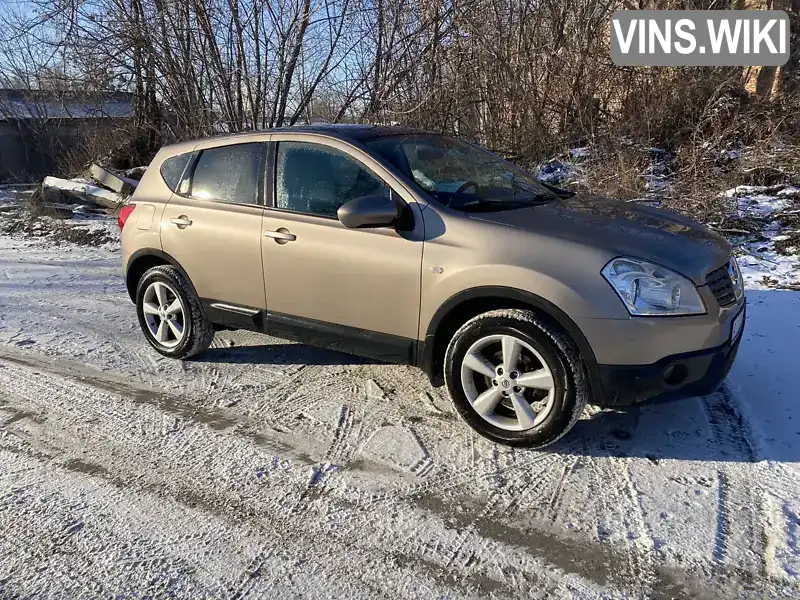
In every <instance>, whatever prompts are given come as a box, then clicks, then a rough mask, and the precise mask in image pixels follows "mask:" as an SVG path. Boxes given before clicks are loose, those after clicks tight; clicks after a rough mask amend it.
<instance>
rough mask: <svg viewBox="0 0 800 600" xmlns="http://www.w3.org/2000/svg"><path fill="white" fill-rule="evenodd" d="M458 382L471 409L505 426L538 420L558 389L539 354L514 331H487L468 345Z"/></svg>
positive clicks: (523, 425) (521, 426)
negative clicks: (499, 332) (502, 333)
mask: <svg viewBox="0 0 800 600" xmlns="http://www.w3.org/2000/svg"><path fill="white" fill-rule="evenodd" d="M461 383H462V385H463V388H464V392H465V394H466V396H467V400H469V403H470V405H471V406H472V408H473V409H474V410H475V412H477V413H478V415H480V416H481V418H483V419H484V420H486V421H488V422H489V423H491V424H492V425H494V426H496V427H499V428H501V429H505V430H507V431H525V430H527V429H531V428H532V427H535V426H536V425H539V424H540V423H541V422H542V421H544V420H545V419H546V418H547V415H548V414H550V411H551V410H552V407H553V399H554V398H555V393H556V382H555V381H554V379H553V372H552V370H551V369H550V367H549V366H548V365H547V362H546V361H545V360H544V358H543V357H542V355H541V354H540V353H539V352H538V351H537V350H536V349H535V348H534V347H533V346H531V345H530V344H529V343H528V342H526V341H524V340H521V339H519V338H518V337H515V336H513V335H490V336H486V337H483V338H481V339H479V340H478V341H476V342H475V343H474V344H472V346H470V348H469V350H468V351H467V353H466V354H465V355H464V359H463V360H462V363H461Z"/></svg>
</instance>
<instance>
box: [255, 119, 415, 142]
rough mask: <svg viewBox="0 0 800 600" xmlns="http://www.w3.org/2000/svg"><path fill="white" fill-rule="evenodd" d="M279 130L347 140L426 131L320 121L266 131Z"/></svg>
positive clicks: (393, 126) (400, 126) (361, 139)
mask: <svg viewBox="0 0 800 600" xmlns="http://www.w3.org/2000/svg"><path fill="white" fill-rule="evenodd" d="M279 131H304V132H307V133H321V134H325V135H330V136H334V137H338V138H342V139H345V140H356V141H364V140H369V139H372V138H377V137H384V136H388V135H408V134H412V133H426V132H424V131H421V130H419V129H414V128H411V127H405V126H402V125H367V124H346V123H320V124H314V125H292V126H289V127H276V128H273V129H268V130H266V132H279Z"/></svg>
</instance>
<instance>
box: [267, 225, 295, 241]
mask: <svg viewBox="0 0 800 600" xmlns="http://www.w3.org/2000/svg"><path fill="white" fill-rule="evenodd" d="M264 235H265V236H266V237H268V238H272V239H273V240H275V241H276V242H277V243H279V244H285V243H286V242H293V241H295V240H296V239H297V236H296V235H295V234H293V233H289V230H288V229H286V227H280V228H278V229H276V230H275V231H272V230H269V229H268V230H267V231H265V232H264Z"/></svg>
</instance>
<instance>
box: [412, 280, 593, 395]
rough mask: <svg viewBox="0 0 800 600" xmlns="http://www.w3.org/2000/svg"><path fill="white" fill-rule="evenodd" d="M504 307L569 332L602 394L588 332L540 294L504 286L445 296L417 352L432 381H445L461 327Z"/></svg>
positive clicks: (469, 290) (420, 362)
mask: <svg viewBox="0 0 800 600" xmlns="http://www.w3.org/2000/svg"><path fill="white" fill-rule="evenodd" d="M502 308H521V309H525V310H532V311H534V312H535V313H536V314H537V315H539V316H540V317H542V318H544V319H546V320H547V321H549V322H550V323H551V324H552V325H554V326H556V327H558V328H559V329H561V330H562V331H563V332H565V333H566V334H567V335H569V336H570V338H571V339H572V341H573V342H575V345H576V346H577V347H578V350H580V353H581V356H582V358H583V361H584V363H585V364H586V369H587V372H588V373H589V380H590V383H591V387H592V393H593V395H594V396H595V397H600V393H601V390H602V387H601V382H600V370H599V368H598V366H597V360H596V359H595V356H594V352H593V351H592V347H591V346H590V345H589V342H588V341H587V339H586V336H584V335H583V332H581V330H580V328H579V327H578V326H577V325H576V324H575V321H573V320H572V319H571V318H570V317H569V316H568V315H567V314H566V313H565V312H564V311H563V310H561V309H560V308H558V307H557V306H556V305H555V304H553V303H552V302H550V301H548V300H546V299H544V298H542V297H541V296H538V295H536V294H533V293H531V292H526V291H524V290H520V289H516V288H511V287H503V286H486V287H477V288H471V289H468V290H464V291H461V292H459V293H457V294H455V295H454V296H451V297H450V298H449V299H448V300H446V301H445V302H444V303H443V304H442V305H441V306H440V307H439V309H438V310H437V311H436V313H435V314H434V315H433V318H432V319H431V321H430V323H429V324H428V329H427V332H426V334H425V340H424V342H421V346H422V348H421V349H420V352H418V354H417V356H418V357H419V361H418V366H419V367H420V368H422V370H423V371H425V373H426V374H427V375H428V378H429V379H430V380H431V383H432V384H433V385H435V386H440V385H442V384H443V379H442V368H443V365H444V354H445V351H446V350H447V345H448V344H449V343H450V340H451V339H452V337H453V334H455V332H456V331H457V330H458V329H459V327H461V326H462V325H463V324H464V323H465V322H467V321H468V320H469V319H471V318H472V317H475V316H477V315H479V314H481V313H484V312H487V311H490V310H496V309H502Z"/></svg>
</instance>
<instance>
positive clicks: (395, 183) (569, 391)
mask: <svg viewBox="0 0 800 600" xmlns="http://www.w3.org/2000/svg"><path fill="white" fill-rule="evenodd" d="M119 220H120V226H121V227H122V248H123V260H124V269H125V280H126V283H127V287H128V291H129V293H130V296H131V299H132V300H133V301H134V302H135V303H136V309H137V313H138V317H139V323H140V325H141V328H142V331H143V332H144V335H145V338H146V339H147V341H148V342H149V343H150V344H151V345H152V346H153V348H155V349H156V351H158V352H160V353H161V354H163V355H165V356H169V357H174V358H188V357H190V356H192V355H195V354H197V353H199V352H202V351H203V350H205V349H206V348H207V347H208V345H209V344H210V342H211V339H212V338H213V336H214V331H215V330H218V329H229V328H233V329H250V330H254V331H260V332H264V333H268V334H270V335H273V336H277V337H282V338H289V339H294V340H298V341H302V342H306V343H310V344H314V345H322V346H328V347H332V348H334V349H337V350H344V351H347V352H350V353H353V354H359V355H363V356H368V357H372V358H377V359H380V360H382V361H387V362H399V363H406V364H412V365H416V366H418V367H420V368H422V369H423V370H424V371H425V372H426V373H427V375H428V376H429V378H430V380H431V382H432V384H433V385H442V384H443V383H444V384H446V385H447V387H448V390H449V392H450V395H451V397H452V399H453V402H454V403H455V406H456V408H457V409H458V411H459V412H460V413H461V415H462V416H463V417H464V419H465V420H466V421H467V422H468V423H469V424H470V425H471V426H472V427H473V428H474V429H475V430H477V431H478V432H479V433H480V434H482V435H484V436H486V437H488V438H490V439H492V440H495V441H498V442H502V443H507V444H521V445H522V444H524V445H530V446H543V445H546V444H549V443H552V442H553V441H555V440H556V439H558V438H559V437H560V436H562V435H563V434H564V433H566V432H567V431H568V430H569V429H570V427H572V425H573V424H574V423H575V421H576V420H577V419H578V417H579V416H580V414H581V411H582V410H583V407H584V405H585V404H586V403H587V402H589V403H592V404H598V405H602V406H618V405H623V404H630V403H634V402H640V401H643V400H646V399H649V398H653V397H656V396H658V397H679V396H688V395H699V394H705V393H709V392H711V391H713V390H714V389H716V388H717V387H718V386H719V384H720V382H721V381H722V380H723V379H724V377H725V376H726V374H727V372H728V370H729V369H730V366H731V364H732V362H733V360H734V358H735V355H736V351H737V348H738V345H739V341H740V339H741V333H742V328H743V325H744V315H745V300H744V294H743V288H742V279H741V275H740V273H739V270H738V266H737V265H736V261H735V259H734V258H733V256H732V255H731V247H730V246H729V245H728V243H727V242H726V241H725V240H723V239H722V238H721V237H719V236H718V235H716V234H714V233H712V232H710V231H709V230H707V229H705V228H704V227H702V226H701V225H698V224H697V223H695V222H693V221H691V220H689V219H686V218H683V217H681V216H678V215H676V214H672V213H668V212H664V211H660V210H656V209H653V208H647V207H644V206H640V205H634V204H628V203H620V202H616V201H613V200H609V199H605V198H599V197H593V196H574V195H573V194H571V193H569V192H565V191H563V190H558V189H556V188H553V187H550V186H547V185H544V184H542V183H539V182H538V181H536V180H535V179H534V177H532V176H531V175H530V174H529V173H527V172H525V171H523V170H521V169H519V168H518V167H516V166H514V165H513V164H511V163H509V162H506V161H504V160H503V159H501V158H499V157H497V156H496V155H494V154H492V153H490V152H488V151H486V150H483V149H481V148H479V147H477V146H474V145H472V144H468V143H466V142H463V141H460V140H457V139H453V138H450V137H447V136H444V135H438V134H432V133H424V132H418V131H411V130H404V129H397V128H383V127H377V126H315V127H294V128H288V129H275V130H271V131H264V132H258V133H249V134H243V135H234V136H227V137H217V138H210V139H203V140H198V141H192V142H185V143H181V144H176V145H174V146H169V147H165V148H163V149H162V150H161V151H160V152H159V153H158V155H157V156H156V157H155V159H154V160H153V162H152V164H151V165H150V168H149V169H148V170H147V172H146V174H145V176H144V178H143V179H142V181H141V184H140V185H139V187H138V188H137V190H136V193H135V195H134V197H133V200H132V204H131V205H130V206H127V207H125V208H124V209H123V211H122V213H121V215H120V219H119Z"/></svg>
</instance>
